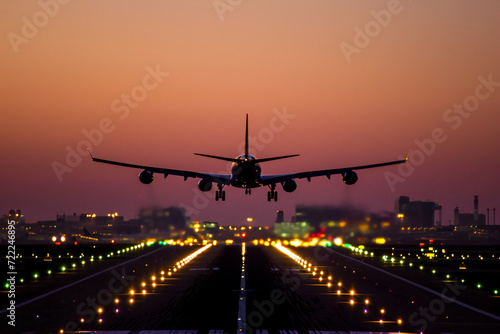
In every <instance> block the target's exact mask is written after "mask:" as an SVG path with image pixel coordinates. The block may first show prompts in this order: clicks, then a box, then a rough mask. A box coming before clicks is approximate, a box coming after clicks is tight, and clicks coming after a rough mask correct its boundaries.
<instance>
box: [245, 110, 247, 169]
mask: <svg viewBox="0 0 500 334" xmlns="http://www.w3.org/2000/svg"><path fill="white" fill-rule="evenodd" d="M245 159H248V114H247V123H246V129H245Z"/></svg>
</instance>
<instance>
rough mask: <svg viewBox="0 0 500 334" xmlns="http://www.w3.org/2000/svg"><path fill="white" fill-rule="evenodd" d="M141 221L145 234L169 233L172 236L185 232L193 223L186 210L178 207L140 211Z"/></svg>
mask: <svg viewBox="0 0 500 334" xmlns="http://www.w3.org/2000/svg"><path fill="white" fill-rule="evenodd" d="M139 220H140V221H141V224H142V225H141V227H142V232H143V233H159V232H168V233H170V234H172V236H175V235H177V234H178V232H181V231H182V232H185V231H186V228H187V227H188V226H189V224H190V223H191V220H190V219H189V217H186V211H185V210H184V208H180V207H176V206H171V207H167V208H143V209H140V210H139Z"/></svg>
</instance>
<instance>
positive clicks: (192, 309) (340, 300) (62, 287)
mask: <svg viewBox="0 0 500 334" xmlns="http://www.w3.org/2000/svg"><path fill="white" fill-rule="evenodd" d="M111 264H112V265H111ZM100 266H101V267H100V268H99V269H100V271H97V272H96V271H95V270H93V271H92V268H89V269H88V272H89V273H88V275H87V276H85V273H80V274H79V276H78V280H76V279H74V278H72V277H71V276H70V275H67V278H66V284H61V282H60V281H58V283H57V285H58V286H57V287H55V286H54V287H53V288H52V289H50V291H46V290H45V291H44V293H40V294H39V295H38V296H33V294H29V295H27V297H26V299H25V300H22V299H21V298H20V300H19V301H18V308H17V309H16V327H15V333H96V332H97V333H122V334H125V333H157V334H160V333H214V334H215V333H220V334H223V333H224V334H225V333H262V334H264V333H267V334H272V333H279V334H285V333H318V334H319V333H325V334H326V333H370V332H371V333H389V332H407V333H418V332H422V331H423V332H425V333H498V332H500V321H499V320H498V319H500V318H499V314H498V313H499V312H498V308H497V309H494V308H491V307H490V308H487V306H488V305H495V304H494V303H497V305H498V299H496V300H489V301H488V303H489V304H488V303H485V304H482V303H481V301H478V302H477V303H476V301H477V297H475V295H474V292H473V291H471V289H470V288H469V287H468V286H467V285H464V284H461V283H460V282H457V281H456V280H455V281H454V280H453V278H451V279H449V280H445V281H441V282H437V281H435V280H434V281H431V280H429V279H428V277H426V275H425V274H419V275H414V274H412V273H410V274H409V275H406V277H403V276H404V275H402V274H405V273H407V270H405V269H404V268H394V269H395V270H392V269H390V268H384V267H383V266H380V265H379V264H378V262H377V261H370V260H369V259H363V258H356V257H354V256H352V255H351V254H349V253H346V252H345V251H344V250H342V249H339V248H335V249H332V248H325V247H308V248H305V247H283V246H281V245H275V246H268V247H266V246H253V245H246V246H245V247H243V246H242V245H217V246H213V245H211V244H209V245H207V246H192V247H186V246H185V247H180V246H163V247H160V246H153V247H152V248H151V249H149V250H145V251H144V253H141V254H137V255H133V256H129V257H125V258H123V259H122V260H121V261H120V260H118V259H114V260H113V261H110V265H109V267H108V268H102V266H103V265H102V264H101V265H100ZM398 271H400V272H398ZM48 286H49V287H50V284H48ZM491 303H493V304H491ZM5 325H6V324H5V322H4V323H2V327H3V326H5ZM6 329H7V331H10V330H12V328H9V327H6ZM2 332H4V331H3V330H2Z"/></svg>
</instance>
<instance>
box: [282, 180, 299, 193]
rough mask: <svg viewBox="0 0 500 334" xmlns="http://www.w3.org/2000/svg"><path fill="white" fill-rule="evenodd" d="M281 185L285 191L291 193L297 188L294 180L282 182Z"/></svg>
mask: <svg viewBox="0 0 500 334" xmlns="http://www.w3.org/2000/svg"><path fill="white" fill-rule="evenodd" d="M281 185H282V186H283V190H284V191H286V192H287V193H291V192H293V191H295V189H297V183H296V182H295V181H294V180H288V181H285V182H282V183H281Z"/></svg>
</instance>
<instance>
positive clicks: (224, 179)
mask: <svg viewBox="0 0 500 334" xmlns="http://www.w3.org/2000/svg"><path fill="white" fill-rule="evenodd" d="M89 154H90V157H91V158H92V160H93V161H95V162H101V163H104V164H110V165H116V166H123V167H129V168H137V169H143V170H147V171H149V172H152V173H158V174H163V175H164V177H167V176H168V175H177V176H183V177H184V181H186V180H187V179H188V178H190V177H191V178H200V179H205V180H208V181H211V182H215V183H218V184H225V185H227V184H229V183H230V180H231V175H226V174H211V173H199V172H191V171H187V170H178V169H168V168H159V167H152V166H143V165H134V164H129V163H125V162H118V161H111V160H104V159H99V158H94V157H93V156H92V153H90V151H89Z"/></svg>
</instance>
